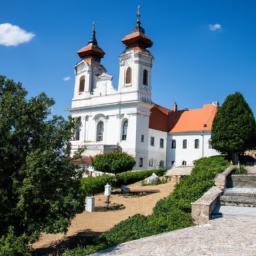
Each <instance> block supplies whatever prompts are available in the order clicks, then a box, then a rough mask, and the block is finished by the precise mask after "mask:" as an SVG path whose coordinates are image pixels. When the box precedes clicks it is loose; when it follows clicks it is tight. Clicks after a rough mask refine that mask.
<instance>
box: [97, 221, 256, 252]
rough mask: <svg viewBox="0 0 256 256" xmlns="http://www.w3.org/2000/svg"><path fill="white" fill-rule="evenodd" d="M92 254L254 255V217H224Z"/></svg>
mask: <svg viewBox="0 0 256 256" xmlns="http://www.w3.org/2000/svg"><path fill="white" fill-rule="evenodd" d="M95 255H98V256H99V255H118V256H134V255H136V256H161V255H164V256H169V255H170V256H255V255H256V218H255V217H249V216H232V217H231V216H226V217H224V218H219V219H215V220H211V221H210V222H209V223H208V224H205V225H202V226H195V227H190V228H186V229H180V230H177V231H173V232H168V233H164V234H160V235H156V236H151V237H147V238H143V239H139V240H135V241H131V242H127V243H124V244H120V245H118V246H116V247H114V248H110V249H108V250H106V251H104V252H101V253H96V254H95Z"/></svg>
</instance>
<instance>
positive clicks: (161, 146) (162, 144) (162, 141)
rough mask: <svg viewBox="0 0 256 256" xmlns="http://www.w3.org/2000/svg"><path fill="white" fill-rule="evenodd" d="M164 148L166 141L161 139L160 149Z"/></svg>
mask: <svg viewBox="0 0 256 256" xmlns="http://www.w3.org/2000/svg"><path fill="white" fill-rule="evenodd" d="M163 147H164V139H160V148H163Z"/></svg>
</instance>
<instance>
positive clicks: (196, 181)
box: [64, 156, 228, 256]
mask: <svg viewBox="0 0 256 256" xmlns="http://www.w3.org/2000/svg"><path fill="white" fill-rule="evenodd" d="M227 164H228V163H227V161H226V160H225V159H224V158H223V157H221V156H218V157H209V158H202V159H200V160H198V161H197V162H196V163H195V167H194V168H193V170H192V174H191V175H190V176H186V177H184V178H182V179H181V182H180V183H179V184H178V185H177V186H176V188H175V190H174V192H173V193H172V194H170V195H169V196H168V197H167V198H164V199H161V200H160V201H159V202H158V203H157V204H156V206H155V208H154V210H153V214H152V215H150V216H148V217H146V216H142V215H138V214H137V215H134V216H133V217H130V218H128V219H127V220H125V221H122V222H120V223H119V224H117V225H115V226H114V227H113V228H112V229H110V230H109V231H107V232H104V233H102V234H101V235H100V236H99V237H98V238H96V239H95V240H94V241H93V243H92V244H90V245H87V246H86V247H85V248H83V247H79V248H76V249H73V250H67V251H66V252H65V253H64V255H65V256H82V255H88V254H91V253H94V252H96V251H98V250H102V249H105V248H107V247H110V246H113V245H116V244H119V243H123V242H126V241H129V240H134V239H139V238H142V237H145V236H149V235H154V234H159V233H162V232H166V231H171V230H175V229H179V228H184V227H188V226H191V225H192V219H191V202H193V201H195V200H197V199H198V198H199V197H201V196H202V195H203V193H204V192H206V191H207V190H208V189H209V188H210V187H211V186H212V185H213V180H214V177H215V175H216V174H217V173H219V172H222V171H224V169H225V168H226V167H227Z"/></svg>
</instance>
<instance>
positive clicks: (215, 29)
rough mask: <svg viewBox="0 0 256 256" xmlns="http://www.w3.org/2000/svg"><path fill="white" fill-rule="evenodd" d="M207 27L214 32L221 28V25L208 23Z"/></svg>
mask: <svg viewBox="0 0 256 256" xmlns="http://www.w3.org/2000/svg"><path fill="white" fill-rule="evenodd" d="M209 29H210V30H211V31H214V32H216V31H220V30H222V25H221V24H219V23H215V24H210V25H209Z"/></svg>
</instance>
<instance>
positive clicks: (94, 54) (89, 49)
mask: <svg viewBox="0 0 256 256" xmlns="http://www.w3.org/2000/svg"><path fill="white" fill-rule="evenodd" d="M77 54H78V55H79V57H80V58H81V59H85V60H94V61H96V62H100V60H101V58H103V57H104V55H105V52H104V51H103V50H102V49H101V48H100V47H99V46H98V42H97V39H96V26H95V22H93V23H92V37H91V39H90V40H89V42H88V44H87V45H86V46H85V47H83V48H81V49H80V50H79V51H78V52H77Z"/></svg>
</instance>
